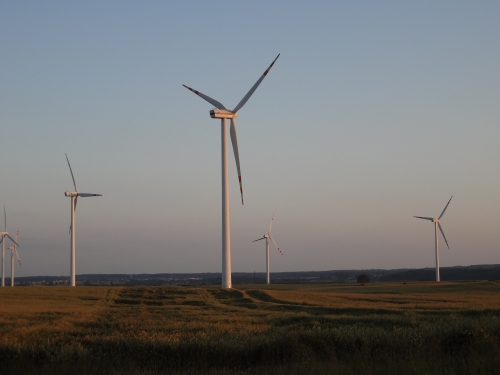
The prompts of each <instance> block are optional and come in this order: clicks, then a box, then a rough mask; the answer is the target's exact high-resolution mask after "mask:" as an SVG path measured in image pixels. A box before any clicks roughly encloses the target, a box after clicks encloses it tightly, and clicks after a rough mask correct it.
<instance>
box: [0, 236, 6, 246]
mask: <svg viewBox="0 0 500 375" xmlns="http://www.w3.org/2000/svg"><path fill="white" fill-rule="evenodd" d="M4 238H5V236H2V239H1V240H0V245H1V244H2V242H3V239H4Z"/></svg>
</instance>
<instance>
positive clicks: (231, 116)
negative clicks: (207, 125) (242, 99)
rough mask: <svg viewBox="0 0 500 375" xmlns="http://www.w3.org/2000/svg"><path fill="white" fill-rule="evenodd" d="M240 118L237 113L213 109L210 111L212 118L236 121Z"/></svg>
mask: <svg viewBox="0 0 500 375" xmlns="http://www.w3.org/2000/svg"><path fill="white" fill-rule="evenodd" d="M237 116H238V114H237V113H233V112H231V111H228V110H227V109H212V110H211V111H210V117H211V118H229V119H234V118H236V117H237Z"/></svg>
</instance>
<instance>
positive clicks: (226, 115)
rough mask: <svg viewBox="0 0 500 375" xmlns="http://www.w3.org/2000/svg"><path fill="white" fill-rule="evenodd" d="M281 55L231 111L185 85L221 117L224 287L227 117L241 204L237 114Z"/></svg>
mask: <svg viewBox="0 0 500 375" xmlns="http://www.w3.org/2000/svg"><path fill="white" fill-rule="evenodd" d="M278 57H280V55H278V56H277V57H276V58H275V59H274V61H273V62H272V63H271V65H269V68H267V70H266V71H265V72H264V74H262V76H261V77H260V78H259V79H258V81H257V82H256V83H255V84H254V85H253V86H252V88H251V89H250V91H248V93H247V94H246V95H245V96H244V97H243V99H241V101H240V102H239V103H238V105H237V106H236V107H235V108H234V109H233V110H232V111H229V110H228V109H226V107H224V106H223V105H222V104H221V103H220V102H218V101H217V100H214V99H212V98H210V97H209V96H206V95H204V94H202V93H201V92H199V91H196V90H194V89H192V88H191V87H188V86H186V85H183V86H184V87H185V88H187V89H188V90H191V91H192V92H194V93H195V94H196V95H198V96H200V97H201V98H203V99H205V100H206V101H207V102H209V103H210V104H212V105H213V106H214V107H215V108H214V109H213V110H211V111H210V117H211V118H215V119H221V143H222V288H231V243H230V224H229V185H228V166H227V158H228V157H227V119H230V120H231V128H230V131H229V132H230V134H231V143H232V144H233V152H234V158H235V160H236V169H237V170H238V181H239V184H240V193H241V204H243V186H242V183H241V170H240V157H239V152H238V137H237V135H236V121H235V119H236V116H238V111H239V110H240V109H241V108H242V107H243V106H244V105H245V103H246V102H247V101H248V99H250V97H251V96H252V94H253V93H254V91H255V90H256V89H257V87H259V85H260V83H261V82H262V80H263V79H264V78H265V77H266V75H267V73H269V71H270V70H271V68H272V67H273V65H274V63H275V62H276V60H277V59H278Z"/></svg>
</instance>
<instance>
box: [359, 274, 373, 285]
mask: <svg viewBox="0 0 500 375" xmlns="http://www.w3.org/2000/svg"><path fill="white" fill-rule="evenodd" d="M369 282H370V278H369V277H368V275H365V274H363V275H359V276H358V283H360V284H365V283H369Z"/></svg>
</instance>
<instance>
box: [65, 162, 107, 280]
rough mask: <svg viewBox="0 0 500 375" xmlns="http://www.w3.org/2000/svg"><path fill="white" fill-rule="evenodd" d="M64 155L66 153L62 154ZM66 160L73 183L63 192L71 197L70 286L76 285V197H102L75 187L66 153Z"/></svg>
mask: <svg viewBox="0 0 500 375" xmlns="http://www.w3.org/2000/svg"><path fill="white" fill-rule="evenodd" d="M64 155H66V154H64ZM66 160H67V162H68V166H69V171H70V172H71V178H72V179H73V185H75V191H67V192H65V193H64V195H65V196H67V197H71V227H70V229H69V230H70V231H71V275H70V286H76V273H75V272H76V271H75V263H76V260H75V209H76V203H77V202H78V197H82V198H85V197H102V195H101V194H90V193H80V192H78V188H77V187H76V182H75V176H73V170H72V169H71V164H69V159H68V155H66Z"/></svg>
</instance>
